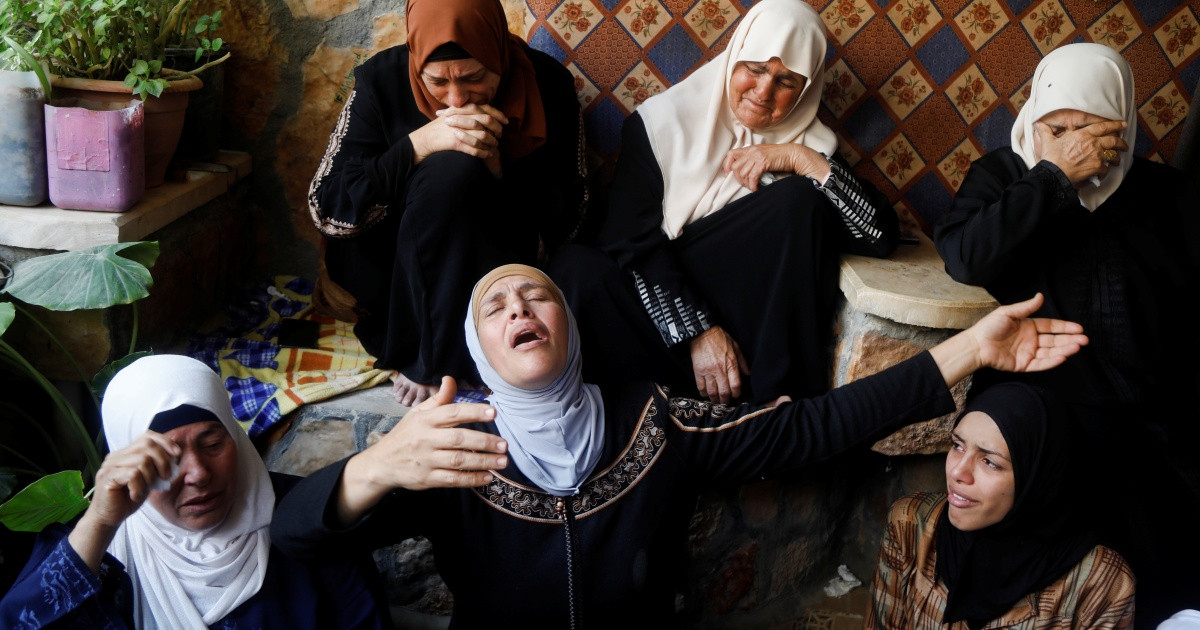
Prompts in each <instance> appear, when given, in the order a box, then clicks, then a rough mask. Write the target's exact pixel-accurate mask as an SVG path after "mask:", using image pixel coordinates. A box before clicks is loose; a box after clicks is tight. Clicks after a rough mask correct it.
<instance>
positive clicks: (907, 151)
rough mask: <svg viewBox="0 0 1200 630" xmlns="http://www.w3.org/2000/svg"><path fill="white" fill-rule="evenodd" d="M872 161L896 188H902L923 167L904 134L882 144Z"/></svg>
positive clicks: (923, 163) (921, 161)
mask: <svg viewBox="0 0 1200 630" xmlns="http://www.w3.org/2000/svg"><path fill="white" fill-rule="evenodd" d="M873 161H874V162H875V166H877V167H879V170H880V171H881V172H883V174H884V175H885V176H886V177H887V178H888V181H890V182H892V185H893V186H895V187H896V188H904V185H905V184H907V183H908V182H909V180H911V179H912V178H913V176H914V175H916V174H917V173H919V172H921V169H923V168H925V162H924V161H923V160H922V159H921V156H920V154H918V153H917V150H916V149H914V148H913V146H912V143H911V142H909V141H908V138H905V137H904V134H899V135H898V136H896V137H895V138H894V139H893V140H892V141H891V142H889V143H887V144H886V145H884V147H883V149H882V150H880V151H879V152H878V153H876V154H875V158H874V160H873Z"/></svg>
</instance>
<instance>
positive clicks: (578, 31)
mask: <svg viewBox="0 0 1200 630" xmlns="http://www.w3.org/2000/svg"><path fill="white" fill-rule="evenodd" d="M603 19H604V14H603V13H602V12H601V11H600V8H599V7H597V6H596V5H595V3H593V2H592V0H567V1H566V2H564V3H562V4H561V5H559V7H558V9H557V10H555V11H554V13H551V14H550V20H549V22H550V28H551V29H552V30H553V31H554V32H555V33H556V34H557V35H558V36H559V37H561V38H562V39H563V41H565V42H567V43H568V44H569V45H570V46H571V48H575V47H576V46H578V45H579V42H581V41H583V40H584V38H586V37H587V35H588V33H591V32H592V29H594V28H596V25H598V24H599V23H600V21H601V20H603Z"/></svg>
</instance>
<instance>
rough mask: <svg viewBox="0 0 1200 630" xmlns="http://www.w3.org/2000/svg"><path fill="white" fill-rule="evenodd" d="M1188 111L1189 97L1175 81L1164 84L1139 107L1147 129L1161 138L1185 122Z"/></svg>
mask: <svg viewBox="0 0 1200 630" xmlns="http://www.w3.org/2000/svg"><path fill="white" fill-rule="evenodd" d="M1187 113H1188V99H1187V97H1186V96H1184V95H1183V94H1182V93H1181V92H1180V90H1179V88H1178V87H1176V86H1175V83H1174V82H1173V81H1172V82H1169V83H1167V84H1166V85H1164V86H1162V88H1160V89H1159V90H1158V91H1157V92H1155V93H1154V96H1152V97H1150V99H1149V100H1147V101H1146V102H1145V103H1143V104H1142V106H1141V107H1140V108H1138V114H1140V115H1141V117H1142V122H1143V123H1144V125H1145V128H1146V130H1147V131H1149V132H1150V134H1151V135H1153V136H1154V137H1155V138H1157V139H1159V140H1161V139H1162V138H1163V137H1164V136H1166V135H1167V134H1168V133H1170V131H1171V130H1172V129H1174V128H1175V126H1176V125H1178V124H1179V123H1181V122H1183V119H1185V118H1187Z"/></svg>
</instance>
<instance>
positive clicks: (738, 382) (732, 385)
mask: <svg viewBox="0 0 1200 630" xmlns="http://www.w3.org/2000/svg"><path fill="white" fill-rule="evenodd" d="M726 380H727V381H728V382H729V396H728V397H726V398H725V400H723V401H722V402H729V401H731V400H733V399H734V398H741V396H742V375H741V374H740V373H739V372H738V366H737V363H734V364H733V365H732V366H730V368H729V372H728V373H727V374H726Z"/></svg>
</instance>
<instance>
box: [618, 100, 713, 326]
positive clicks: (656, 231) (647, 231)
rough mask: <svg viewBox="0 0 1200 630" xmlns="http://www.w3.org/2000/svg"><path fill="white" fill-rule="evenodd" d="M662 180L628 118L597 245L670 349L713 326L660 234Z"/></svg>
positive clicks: (640, 130)
mask: <svg viewBox="0 0 1200 630" xmlns="http://www.w3.org/2000/svg"><path fill="white" fill-rule="evenodd" d="M663 190H664V185H663V176H662V170H661V169H660V168H659V167H658V161H657V160H656V159H655V157H654V151H653V149H651V147H650V138H649V136H648V135H647V134H646V125H645V123H644V122H643V121H642V117H641V116H639V115H638V114H637V112H634V113H633V114H632V115H631V116H629V118H626V119H625V124H624V126H623V127H622V128H621V155H620V157H619V158H618V160H617V166H616V170H615V172H614V174H613V182H612V185H611V187H610V188H609V193H608V194H609V199H608V213H607V217H606V219H605V222H604V226H603V227H602V228H601V230H600V234H599V237H598V239H597V244H598V245H599V247H600V249H602V250H603V251H604V252H605V253H607V254H608V255H610V256H612V257H613V258H614V259H616V261H617V264H618V265H620V266H621V268H622V269H624V270H626V271H627V272H629V273H631V274H632V276H633V281H634V283H635V286H636V288H637V292H638V296H639V297H640V298H641V301H642V306H643V307H645V309H646V312H647V313H648V314H649V315H650V319H651V320H653V321H654V325H655V326H656V327H657V328H658V332H659V334H660V335H662V338H663V341H664V342H665V343H666V344H667V345H669V346H672V345H675V344H677V343H680V342H682V341H686V340H688V339H691V338H692V337H695V336H697V335H699V334H700V333H702V332H704V331H706V330H708V329H709V328H710V327H712V326H714V325H716V324H717V322H713V321H712V320H711V318H710V315H709V313H710V311H709V309H708V307H707V306H706V305H705V304H704V301H703V300H702V299H701V298H700V295H699V294H698V293H696V292H695V291H694V290H692V289H691V288H690V287H689V286H688V283H687V278H686V277H685V275H684V272H683V270H682V269H681V268H680V266H679V263H678V262H677V261H676V260H675V256H674V253H673V252H672V251H671V248H670V246H669V242H670V239H668V238H667V235H666V234H665V233H664V232H663V231H662V220H663Z"/></svg>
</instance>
